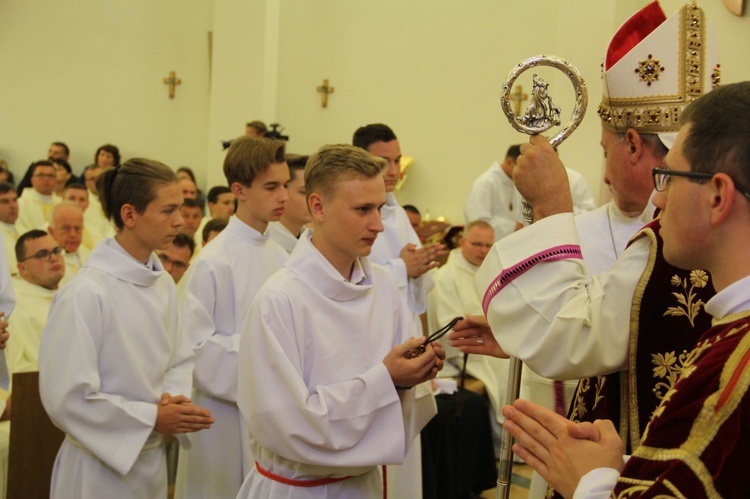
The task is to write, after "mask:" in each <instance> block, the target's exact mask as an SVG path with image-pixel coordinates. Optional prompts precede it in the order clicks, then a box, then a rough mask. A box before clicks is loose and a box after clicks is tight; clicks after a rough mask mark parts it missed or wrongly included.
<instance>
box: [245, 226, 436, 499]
mask: <svg viewBox="0 0 750 499" xmlns="http://www.w3.org/2000/svg"><path fill="white" fill-rule="evenodd" d="M310 235H311V232H310V231H308V232H306V233H305V234H303V236H302V237H301V238H300V241H299V243H298V245H297V247H296V248H295V250H294V252H293V253H292V255H291V257H290V258H289V261H288V262H287V263H286V264H285V266H284V269H282V270H281V271H279V272H277V273H276V274H275V275H274V276H273V277H272V278H271V279H269V280H268V282H267V283H266V284H265V285H264V287H263V288H262V289H261V290H260V292H258V295H257V296H256V298H255V300H254V301H253V304H252V306H251V308H250V310H249V312H248V314H247V317H246V321H245V325H244V327H243V331H242V341H241V343H240V371H239V394H238V405H239V407H240V411H241V412H242V416H243V418H244V420H245V422H246V423H247V427H248V429H249V431H250V435H251V442H252V450H253V456H254V457H255V459H256V460H257V463H258V465H257V467H256V468H254V469H253V470H252V471H251V472H250V474H249V475H248V476H247V477H246V479H245V483H244V484H243V486H242V489H241V491H240V494H239V495H238V497H242V498H268V497H273V498H277V497H281V498H290V497H294V498H318V497H321V498H332V497H337V498H359V497H382V482H381V478H380V474H379V473H378V465H381V464H394V463H400V462H402V461H403V460H404V458H405V456H406V454H407V451H408V449H409V446H410V444H411V442H412V440H413V439H414V438H415V436H416V435H417V434H418V432H419V431H420V430H421V429H422V427H423V426H424V425H425V424H426V423H427V422H428V421H429V420H430V419H431V418H432V417H433V416H434V414H435V413H436V411H437V408H436V405H435V401H434V398H433V397H432V395H431V394H430V392H429V390H422V391H420V389H419V387H417V388H414V389H411V390H401V391H398V390H396V388H395V387H394V384H393V381H392V379H391V377H390V374H389V373H388V370H387V369H386V367H385V364H383V362H382V360H383V358H384V357H385V356H386V354H387V353H388V352H389V351H390V350H391V349H392V348H393V347H394V346H396V345H398V344H400V343H403V342H404V341H406V340H407V339H408V338H409V336H411V332H412V331H411V326H410V324H411V312H410V311H408V310H406V309H405V307H404V304H403V302H402V301H401V297H400V295H399V293H398V292H397V287H396V285H395V283H394V282H393V279H392V277H391V276H390V275H389V272H388V271H387V270H385V269H383V268H382V267H380V266H378V265H371V264H370V262H369V260H368V259H367V258H360V259H359V260H358V261H357V262H356V263H355V265H354V269H353V272H352V276H351V279H350V280H346V279H344V278H343V277H342V276H341V274H339V272H338V271H336V270H335V269H334V267H333V266H332V265H331V264H330V262H328V260H326V259H325V257H324V256H323V255H322V254H321V253H320V252H319V251H318V250H317V249H316V248H315V247H314V246H313V245H312V243H311V242H310ZM313 237H314V235H313ZM425 385H426V384H424V383H423V384H422V385H420V386H425ZM422 394H424V395H422ZM415 397H417V398H416V399H415ZM261 470H263V471H265V474H263V473H262V472H261ZM268 475H272V476H274V475H275V477H274V478H271V477H269V476H268ZM343 477H349V478H346V479H344V480H340V481H336V482H334V483H323V484H321V485H319V486H315V487H300V486H295V485H287V484H285V483H282V482H281V481H279V478H281V479H290V480H294V481H301V482H306V481H307V482H309V481H310V480H327V479H331V478H343ZM388 477H389V479H390V474H389V475H388ZM411 478H412V479H413V480H415V481H416V482H417V483H419V484H421V476H420V475H417V476H412V477H411Z"/></svg>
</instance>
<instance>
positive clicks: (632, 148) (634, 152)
mask: <svg viewBox="0 0 750 499" xmlns="http://www.w3.org/2000/svg"><path fill="white" fill-rule="evenodd" d="M625 143H626V145H627V147H628V158H629V159H630V163H631V164H637V163H638V161H639V160H640V158H641V154H643V138H642V137H641V135H640V134H639V133H638V132H636V131H635V130H633V129H632V128H628V131H627V132H625Z"/></svg>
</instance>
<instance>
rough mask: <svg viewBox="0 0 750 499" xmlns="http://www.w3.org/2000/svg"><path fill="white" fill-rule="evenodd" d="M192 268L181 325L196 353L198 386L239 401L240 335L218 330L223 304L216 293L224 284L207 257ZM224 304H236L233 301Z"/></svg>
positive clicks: (185, 294) (196, 380)
mask: <svg viewBox="0 0 750 499" xmlns="http://www.w3.org/2000/svg"><path fill="white" fill-rule="evenodd" d="M193 267H194V268H192V269H191V274H190V275H189V279H190V280H189V281H188V283H187V286H185V288H184V296H183V299H182V307H181V308H182V325H183V328H184V329H185V331H187V334H188V337H189V338H190V343H191V344H192V348H193V351H194V352H195V370H194V372H193V380H194V383H195V386H196V388H198V389H200V390H202V391H204V392H206V393H208V394H210V395H211V396H214V397H218V398H220V399H223V400H227V401H230V402H235V403H236V402H237V354H238V352H239V347H240V335H239V333H238V332H236V331H233V332H223V334H222V332H219V331H217V327H216V322H215V319H214V317H215V314H216V313H217V312H216V308H217V307H218V306H219V305H220V304H219V303H218V300H217V296H218V286H220V285H221V284H220V283H219V279H217V275H216V272H215V270H214V269H212V268H211V266H210V265H209V264H208V263H206V261H205V260H198V261H197V262H195V263H194V264H193ZM225 305H231V306H233V305H234V302H233V303H232V304H225ZM227 333H229V334H227ZM227 373H229V375H227Z"/></svg>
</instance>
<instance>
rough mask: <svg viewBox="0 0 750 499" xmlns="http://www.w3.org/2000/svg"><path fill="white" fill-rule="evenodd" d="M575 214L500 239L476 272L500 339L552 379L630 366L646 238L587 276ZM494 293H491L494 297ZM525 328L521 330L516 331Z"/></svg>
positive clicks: (507, 349)
mask: <svg viewBox="0 0 750 499" xmlns="http://www.w3.org/2000/svg"><path fill="white" fill-rule="evenodd" d="M578 245H579V242H578V235H577V233H576V228H575V222H574V220H573V214H572V213H561V214H557V215H553V216H551V217H547V218H544V219H542V220H540V221H539V222H536V223H535V224H533V225H531V226H529V227H525V228H524V229H523V230H521V231H518V232H516V233H513V234H511V235H510V236H508V237H507V238H505V239H503V240H501V241H498V242H497V243H495V245H494V246H493V247H492V250H491V251H490V253H489V254H488V255H487V258H486V259H485V261H484V263H483V264H482V266H481V267H480V269H479V272H477V277H476V279H477V286H478V288H479V289H480V290H482V289H484V290H487V289H488V288H490V286H492V287H491V289H490V290H489V291H488V292H486V293H485V295H484V298H483V308H484V309H485V312H486V315H487V320H488V321H489V324H490V326H491V327H492V330H493V333H494V335H495V337H496V338H497V340H498V343H499V344H500V346H501V347H502V348H503V350H505V352H506V353H508V354H509V355H512V356H517V357H519V358H520V359H521V360H522V361H523V362H525V363H527V364H528V365H529V366H530V367H531V369H533V370H534V371H536V372H537V373H539V374H541V375H542V376H546V377H549V378H552V379H578V378H587V377H592V376H597V375H601V374H607V373H611V372H615V371H621V370H623V369H626V368H627V353H628V340H629V331H630V320H629V319H630V306H631V303H632V299H633V293H634V291H635V288H636V285H637V283H638V281H639V279H640V277H641V274H642V273H643V270H644V269H645V268H646V263H647V260H648V256H649V247H650V239H649V238H647V237H642V238H639V239H637V240H635V241H634V242H633V244H631V245H630V246H629V247H628V248H627V249H626V250H625V251H624V252H623V254H622V255H620V257H619V258H618V259H617V261H616V262H615V264H614V265H613V266H612V268H611V269H610V270H609V271H605V272H602V273H600V274H598V275H596V276H593V277H592V278H591V281H590V282H589V280H588V277H587V274H586V269H585V264H584V260H582V259H580V256H578V257H575V256H570V257H563V256H560V255H563V254H568V253H570V252H571V251H574V250H575V248H577V247H578ZM493 298H494V299H493ZM519 331H523V334H518V332H519Z"/></svg>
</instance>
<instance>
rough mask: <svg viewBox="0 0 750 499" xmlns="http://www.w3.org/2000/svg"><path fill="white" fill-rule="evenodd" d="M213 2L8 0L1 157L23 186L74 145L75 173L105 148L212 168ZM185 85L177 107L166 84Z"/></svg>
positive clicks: (0, 82)
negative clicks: (30, 169)
mask: <svg viewBox="0 0 750 499" xmlns="http://www.w3.org/2000/svg"><path fill="white" fill-rule="evenodd" d="M210 26H211V3H210V2H205V1H203V0H160V1H158V2H154V1H150V0H131V1H128V2H101V1H98V0H80V1H76V2H59V1H56V0H23V1H21V0H6V1H3V2H2V4H1V5H0V68H2V69H1V71H2V77H0V113H1V114H2V116H1V117H0V156H2V157H4V158H5V159H6V160H7V161H8V162H9V164H10V165H11V168H12V170H13V172H14V173H15V175H16V178H17V179H20V177H21V176H22V175H23V173H24V172H25V171H26V167H27V166H28V165H29V163H30V162H32V161H34V160H37V159H42V158H46V154H47V148H48V146H49V143H50V142H52V141H56V140H61V141H63V142H66V143H67V144H68V145H69V146H70V148H71V152H72V157H71V163H72V165H73V168H74V170H75V172H76V173H80V171H81V170H82V168H83V167H84V166H86V165H88V164H90V163H92V162H93V159H94V158H93V157H94V153H95V151H96V149H97V148H98V147H99V146H100V145H102V144H105V143H113V144H115V145H117V146H118V147H119V148H120V151H121V153H122V157H123V158H129V157H132V156H136V155H138V156H145V157H150V158H154V159H158V160H161V161H163V162H165V163H167V164H168V165H170V166H173V167H175V168H176V167H178V166H180V165H190V166H192V167H193V168H194V169H196V170H197V171H198V172H199V173H201V172H202V171H204V170H205V168H206V166H205V165H206V159H207V154H206V136H207V130H208V76H209V71H208V42H207V32H208V31H209V30H210ZM171 70H175V71H176V72H177V77H178V78H181V79H182V84H181V85H179V86H178V87H177V90H176V97H175V99H169V98H168V94H167V86H166V85H164V84H163V83H162V79H163V78H165V77H167V76H168V74H169V71H171Z"/></svg>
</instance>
